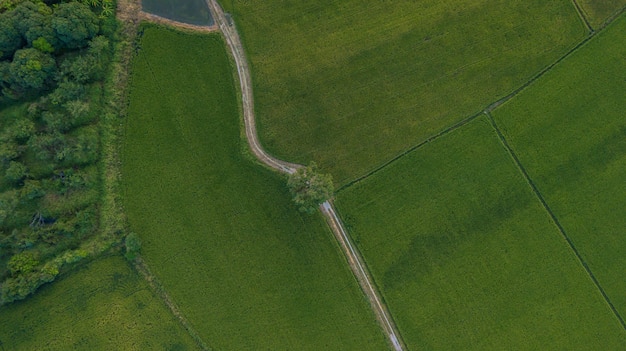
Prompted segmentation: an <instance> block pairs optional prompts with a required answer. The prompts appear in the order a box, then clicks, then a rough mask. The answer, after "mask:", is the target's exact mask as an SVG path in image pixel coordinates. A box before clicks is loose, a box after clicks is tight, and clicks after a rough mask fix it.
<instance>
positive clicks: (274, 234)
mask: <svg viewBox="0 0 626 351" xmlns="http://www.w3.org/2000/svg"><path fill="white" fill-rule="evenodd" d="M231 69H232V67H231V65H230V63H229V60H228V57H227V55H226V51H225V46H224V43H223V42H222V40H221V37H220V36H218V35H217V34H214V35H209V36H200V35H195V36H194V35H189V34H182V33H178V32H174V31H170V30H167V29H163V28H155V27H148V28H147V29H146V30H145V33H144V35H143V38H142V41H141V51H140V53H139V55H138V57H137V58H136V59H135V61H134V64H133V77H132V84H131V90H132V92H131V96H130V106H129V119H128V124H127V131H126V136H125V143H124V151H123V167H122V171H123V172H122V175H123V178H122V179H123V184H124V188H125V195H124V200H125V201H124V203H125V208H126V210H127V214H128V220H129V222H130V227H131V229H132V230H133V231H135V232H137V234H139V236H140V237H141V238H142V240H143V248H142V252H143V253H142V256H143V257H144V259H145V260H146V262H147V263H148V265H149V266H150V268H151V270H152V271H153V272H154V273H155V274H156V275H157V276H158V277H159V279H160V280H161V281H162V283H163V285H164V287H165V289H166V290H168V292H169V293H170V295H171V296H172V298H173V299H174V300H175V301H176V303H177V304H178V305H179V307H180V309H181V310H182V312H183V313H184V314H185V316H186V317H187V319H188V320H189V321H190V323H191V324H192V325H193V327H194V329H196V330H197V332H198V334H199V335H200V336H201V337H202V338H203V340H204V342H205V343H206V344H208V345H209V346H210V347H213V348H215V349H217V350H384V349H386V345H385V339H384V338H383V335H382V332H381V331H380V330H379V329H378V327H377V324H376V322H375V319H374V316H373V313H372V312H371V311H370V310H369V306H368V304H367V302H366V300H365V297H364V296H363V295H362V293H361V291H360V290H359V287H358V285H357V283H356V281H355V280H354V278H353V277H352V276H351V274H350V272H349V269H348V267H347V265H346V264H345V262H344V259H343V257H342V255H341V252H340V251H339V248H338V246H337V244H336V243H335V241H334V239H333V237H332V235H331V233H330V232H329V230H328V229H327V228H326V227H325V224H324V222H323V220H322V218H321V216H319V215H315V216H306V215H301V214H299V213H298V212H297V211H296V208H295V205H293V204H292V203H291V200H290V197H289V194H288V192H287V188H286V185H285V181H284V179H282V178H281V177H278V176H276V175H275V174H273V173H272V172H270V171H268V170H266V169H264V168H263V167H261V166H259V165H257V164H255V163H253V162H251V161H250V160H249V158H246V157H244V155H243V153H242V150H243V148H244V144H242V143H245V141H244V140H242V137H241V133H240V117H239V111H238V107H237V96H236V89H235V86H234V81H233V76H232V71H231Z"/></svg>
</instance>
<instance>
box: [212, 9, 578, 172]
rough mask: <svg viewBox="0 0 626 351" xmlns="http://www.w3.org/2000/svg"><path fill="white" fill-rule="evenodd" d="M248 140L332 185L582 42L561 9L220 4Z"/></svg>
mask: <svg viewBox="0 0 626 351" xmlns="http://www.w3.org/2000/svg"><path fill="white" fill-rule="evenodd" d="M224 7H225V8H226V10H227V11H229V12H231V13H233V18H234V19H235V21H236V23H237V25H238V27H239V30H240V31H241V32H242V37H243V41H244V45H245V46H246V51H247V55H248V58H249V60H250V62H251V66H252V73H253V81H254V85H255V102H256V111H257V115H258V121H259V128H260V131H259V134H260V137H261V140H262V142H263V144H264V146H265V147H266V148H267V149H268V151H269V152H270V153H273V154H275V155H276V156H278V157H279V158H282V159H286V160H290V161H296V162H300V163H308V161H309V160H315V161H316V162H318V164H320V165H321V168H322V169H324V170H327V171H329V172H331V173H332V174H333V176H334V178H335V181H336V182H337V183H338V184H344V183H346V182H347V181H349V180H351V179H354V178H356V177H358V176H361V175H363V174H364V173H366V172H367V171H368V170H371V169H373V168H375V167H377V166H378V165H380V164H382V163H384V162H385V161H388V160H389V159H391V158H392V157H394V156H396V155H397V154H399V153H401V152H402V151H404V150H406V149H409V148H410V147H412V146H414V145H416V144H418V143H419V142H421V141H422V140H424V139H426V138H427V137H429V136H431V135H433V134H435V133H437V132H439V131H441V130H443V129H445V128H447V127H448V126H450V125H452V124H454V123H455V122H458V121H459V120H462V119H464V118H466V117H469V116H471V115H474V114H476V113H477V112H479V111H481V110H482V109H484V108H485V107H487V106H488V105H489V104H491V103H493V102H494V101H497V100H498V99H499V98H501V97H503V96H505V95H507V94H509V93H510V92H511V91H513V90H515V89H516V88H517V87H519V86H520V85H522V84H523V83H524V82H526V81H527V80H528V79H530V78H531V77H532V76H533V75H534V74H536V73H537V72H538V71H540V70H541V69H542V68H544V67H545V66H547V65H548V64H550V63H552V62H553V61H555V60H556V59H557V58H558V57H560V56H561V55H563V54H564V53H565V52H567V50H568V49H570V48H572V47H573V46H574V45H575V44H576V43H578V42H579V41H581V40H582V38H583V37H584V36H585V34H586V30H585V28H584V26H583V23H582V21H581V20H580V19H579V18H578V16H577V13H576V9H575V7H574V6H573V4H572V2H571V1H570V0H557V1H545V0H513V1H511V0H501V1H496V2H494V1H486V0H463V1H458V0H445V1H441V0H437V1H435V0H428V1H419V2H416V1H412V0H400V1H375V2H372V1H365V2H364V1H361V0H341V1H339V0H322V1H302V2H298V3H294V2H293V1H285V0H267V1H248V0H231V1H224Z"/></svg>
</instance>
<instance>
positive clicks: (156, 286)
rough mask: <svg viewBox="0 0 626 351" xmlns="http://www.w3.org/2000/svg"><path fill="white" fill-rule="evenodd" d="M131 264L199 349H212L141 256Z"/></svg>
mask: <svg viewBox="0 0 626 351" xmlns="http://www.w3.org/2000/svg"><path fill="white" fill-rule="evenodd" d="M133 266H134V267H135V269H136V270H137V272H139V273H140V274H141V275H142V276H143V277H144V279H145V280H146V281H147V282H148V285H150V287H151V288H152V290H153V291H154V292H155V293H156V294H157V295H158V296H159V298H160V299H161V300H162V301H163V303H165V306H166V307H167V308H168V309H169V310H170V312H171V313H172V315H174V317H176V319H178V323H180V325H182V327H183V328H185V330H186V331H187V333H189V335H191V337H192V338H193V340H194V341H195V342H196V344H197V345H198V346H199V347H200V349H202V350H203V351H212V349H211V348H210V347H208V346H207V345H206V344H205V343H204V341H203V340H202V338H201V337H200V335H198V333H197V332H196V330H195V329H193V327H192V326H191V324H190V323H189V321H188V320H187V318H185V315H184V314H183V313H182V312H181V311H180V308H178V305H176V303H175V302H174V300H172V298H171V297H170V295H169V294H168V293H167V291H166V290H165V288H164V287H163V284H161V282H160V281H159V280H158V279H157V277H156V276H155V275H154V274H153V273H152V272H151V271H150V269H149V268H148V266H147V265H146V262H145V261H144V260H143V259H142V258H141V257H137V258H135V261H134V262H133Z"/></svg>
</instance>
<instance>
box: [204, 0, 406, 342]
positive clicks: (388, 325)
mask: <svg viewBox="0 0 626 351" xmlns="http://www.w3.org/2000/svg"><path fill="white" fill-rule="evenodd" d="M206 1H207V4H208V5H209V8H210V9H211V12H212V13H213V16H214V19H215V22H216V23H217V25H218V27H219V29H220V31H221V32H222V33H223V35H224V38H225V40H226V43H227V45H228V47H229V48H230V50H231V52H232V55H233V57H234V59H235V64H236V66H237V73H238V76H239V83H240V85H241V99H242V103H243V118H244V124H245V128H246V137H247V139H248V144H249V145H250V149H251V150H252V152H253V153H254V155H255V156H256V157H257V158H258V159H259V160H260V161H261V162H263V163H264V164H266V165H267V166H269V167H271V168H273V169H276V170H278V171H280V172H283V173H288V174H292V173H294V172H295V171H296V169H298V168H300V167H302V165H298V164H295V163H289V162H285V161H282V160H279V159H276V158H274V157H272V156H270V155H268V154H267V153H266V152H265V150H263V147H262V146H261V143H260V142H259V138H258V135H257V133H256V123H255V118H254V101H253V95H252V79H251V77H250V69H249V68H248V61H247V60H246V56H245V54H244V50H243V46H242V45H241V40H240V39H239V34H238V33H237V29H236V28H235V27H234V24H233V23H231V22H230V21H229V19H227V18H226V15H225V14H224V11H223V10H222V8H221V7H220V5H219V4H218V3H217V1H216V0H206ZM320 210H321V211H322V213H323V214H324V216H325V217H326V221H327V222H328V224H329V226H330V228H331V229H332V231H333V234H334V235H335V238H336V239H337V241H338V242H339V244H340V246H341V248H342V250H343V252H344V254H345V255H346V258H347V260H348V263H349V264H350V269H351V270H352V272H353V273H354V275H355V277H356V278H357V281H358V282H359V284H360V285H361V289H362V290H363V292H364V293H365V295H366V296H367V298H368V301H369V302H370V305H371V307H372V309H373V311H374V314H375V315H376V319H377V320H378V322H379V324H380V326H381V327H382V329H383V331H384V332H385V334H386V335H387V337H388V339H389V342H390V344H391V345H392V346H393V349H394V350H395V351H403V350H404V349H405V347H404V346H403V343H402V340H401V339H400V337H399V334H398V330H397V327H396V326H395V323H394V322H393V319H391V316H390V315H389V312H388V311H387V308H386V306H385V305H384V303H383V302H382V299H381V298H380V296H379V293H378V291H377V290H376V288H375V285H374V284H373V283H372V279H371V276H370V275H369V273H368V271H367V269H366V265H365V263H364V262H363V259H362V258H361V255H360V254H359V253H358V251H357V250H356V248H355V247H354V246H353V245H352V243H351V241H350V238H349V237H348V235H347V233H346V230H345V229H344V227H343V224H342V223H341V220H340V219H339V217H338V216H337V214H336V212H335V209H334V207H333V205H332V203H331V202H329V201H327V202H324V203H323V204H322V205H320Z"/></svg>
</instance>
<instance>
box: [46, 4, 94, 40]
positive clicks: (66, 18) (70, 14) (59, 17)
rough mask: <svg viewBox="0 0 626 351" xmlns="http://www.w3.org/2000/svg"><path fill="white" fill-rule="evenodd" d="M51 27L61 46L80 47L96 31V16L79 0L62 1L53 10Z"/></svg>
mask: <svg viewBox="0 0 626 351" xmlns="http://www.w3.org/2000/svg"><path fill="white" fill-rule="evenodd" d="M52 28H53V29H54V32H55V33H56V36H57V38H58V39H59V41H60V42H61V44H62V46H63V47H65V48H68V49H77V48H82V47H85V46H87V44H88V43H89V40H90V39H91V38H93V37H94V36H95V35H96V34H97V33H98V30H99V27H98V17H96V15H95V14H94V13H93V12H92V11H91V10H90V9H89V7H88V6H86V5H83V4H81V3H79V2H69V3H63V4H59V5H58V6H57V8H56V9H55V10H54V14H53V15H52Z"/></svg>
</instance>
